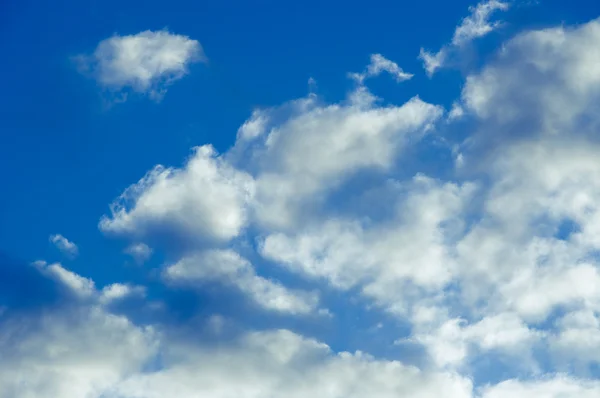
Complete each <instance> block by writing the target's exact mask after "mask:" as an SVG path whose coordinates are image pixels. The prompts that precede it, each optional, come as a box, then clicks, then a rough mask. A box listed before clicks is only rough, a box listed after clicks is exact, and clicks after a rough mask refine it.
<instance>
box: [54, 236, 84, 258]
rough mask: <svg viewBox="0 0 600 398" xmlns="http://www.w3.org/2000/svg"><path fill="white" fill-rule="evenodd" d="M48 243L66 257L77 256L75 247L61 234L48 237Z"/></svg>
mask: <svg viewBox="0 0 600 398" xmlns="http://www.w3.org/2000/svg"><path fill="white" fill-rule="evenodd" d="M50 242H52V243H53V244H54V246H56V248H57V249H58V250H60V251H61V252H62V253H63V254H64V255H66V256H67V257H70V258H75V257H77V255H78V254H79V248H78V247H77V245H76V244H75V243H73V242H71V241H70V240H68V239H67V238H65V237H64V236H62V235H61V234H56V235H50Z"/></svg>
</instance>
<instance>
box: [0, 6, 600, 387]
mask: <svg viewBox="0 0 600 398" xmlns="http://www.w3.org/2000/svg"><path fill="white" fill-rule="evenodd" d="M506 7H507V5H506V4H504V3H500V2H497V1H490V2H486V3H481V4H480V5H478V6H477V7H475V8H473V9H472V15H471V16H470V17H467V18H466V19H465V20H464V21H463V22H462V23H461V25H459V27H458V28H457V30H456V32H455V34H454V38H453V40H452V43H451V44H450V45H449V46H455V47H460V46H463V45H465V43H468V42H469V41H471V40H473V39H474V38H477V37H481V36H483V35H485V34H487V33H489V32H490V31H491V30H493V29H494V28H496V27H497V24H496V23H493V22H490V19H489V18H490V16H491V14H492V12H493V11H496V10H504V9H505V8H506ZM599 41H600V22H599V21H597V20H595V21H591V22H588V23H586V24H582V25H580V26H576V27H564V26H563V27H557V28H547V29H541V30H532V31H525V32H522V33H520V34H518V35H516V36H515V37H513V38H510V39H508V40H506V41H505V42H504V43H503V45H502V49H501V50H500V51H498V52H497V54H495V55H494V56H493V57H491V58H490V59H489V60H488V61H487V63H486V65H484V66H483V67H482V68H481V69H479V70H477V71H473V72H471V73H469V74H468V76H467V77H466V80H465V82H464V86H463V89H462V92H461V94H460V98H455V99H453V101H452V103H454V108H453V109H454V110H450V111H449V112H447V111H446V110H445V109H444V108H443V107H442V106H439V105H436V104H431V103H428V102H425V101H424V100H422V99H420V98H419V97H418V96H414V97H412V98H411V99H409V100H408V101H406V102H405V103H402V104H389V103H384V102H383V101H380V100H379V99H378V98H376V97H375V96H374V95H373V94H372V93H371V92H370V91H369V89H368V87H366V86H365V84H364V80H365V79H366V77H370V76H374V75H376V74H378V73H380V72H381V71H384V70H385V71H387V72H390V73H392V74H396V76H399V74H400V73H401V70H399V69H398V68H397V65H396V64H394V63H391V61H387V60H386V59H385V58H383V57H381V58H379V57H376V56H375V58H372V59H371V61H372V62H371V64H370V65H369V66H367V67H366V69H365V72H364V75H361V76H363V77H361V78H360V79H359V82H360V83H361V84H358V85H356V86H355V87H354V88H353V89H352V90H351V91H350V92H349V93H348V95H347V97H346V98H344V99H343V100H341V101H339V102H334V103H328V102H326V101H325V100H324V99H322V98H320V97H318V96H317V95H315V94H313V93H310V94H309V95H307V96H306V97H303V98H299V99H296V100H291V101H288V102H285V103H284V104H281V105H280V106H275V107H269V108H262V109H257V110H255V111H254V112H253V113H252V115H250V117H249V119H248V120H247V121H246V122H245V123H244V124H243V125H242V126H241V127H240V128H239V130H238V131H237V137H236V141H235V144H234V145H233V146H232V147H231V148H230V149H229V150H226V151H224V152H223V153H221V154H218V153H217V152H216V151H215V149H214V148H213V147H212V146H211V145H203V146H200V147H196V148H195V149H194V150H193V153H192V154H191V156H190V157H189V158H188V159H187V161H186V162H184V164H183V165H182V166H180V167H165V166H161V165H159V166H156V167H155V168H153V169H152V170H150V171H149V172H148V173H147V174H146V176H144V177H143V178H142V179H141V180H140V181H139V182H137V183H134V184H133V185H131V186H130V187H129V188H127V189H126V190H125V192H124V193H123V194H122V195H121V196H120V197H118V198H117V199H116V200H115V201H114V203H113V204H112V205H111V208H110V213H109V214H107V215H105V216H104V217H102V218H101V220H100V222H99V228H100V229H101V230H102V231H103V232H104V233H106V234H107V235H112V236H116V237H118V238H121V239H124V240H126V241H127V242H128V243H130V244H131V246H130V248H129V249H128V252H129V253H130V254H131V255H133V256H134V257H136V256H140V257H141V258H142V259H144V258H145V257H146V256H148V255H149V253H150V251H151V250H150V246H147V245H146V244H148V245H151V246H152V247H153V248H155V250H157V251H160V254H161V255H164V257H165V261H163V262H162V263H161V265H159V269H158V270H155V271H157V272H154V274H153V275H154V276H157V277H156V278H155V279H154V280H153V282H154V283H156V284H160V288H159V289H162V290H160V292H161V293H163V294H165V292H171V291H174V290H178V291H179V290H184V291H186V292H188V293H189V294H190V295H192V297H194V298H198V301H199V302H200V305H203V306H204V307H202V308H201V310H198V311H195V312H194V313H193V314H191V315H189V316H188V317H181V318H184V319H183V320H181V319H176V320H172V318H167V317H164V316H163V317H161V316H160V315H161V314H164V313H169V312H171V310H173V309H174V308H173V307H169V305H171V304H170V303H169V302H168V300H167V299H166V298H165V297H167V295H166V294H165V296H164V297H163V299H162V301H161V298H160V297H158V298H156V297H153V298H152V300H154V298H156V301H151V299H150V297H151V296H152V293H153V292H151V291H150V289H151V286H150V285H149V286H138V285H135V284H133V283H128V282H127V281H120V282H119V281H112V282H111V283H109V284H107V285H105V286H98V284H97V283H96V282H95V281H93V280H92V279H91V278H88V277H85V276H83V275H79V274H78V273H76V272H74V271H72V270H69V269H67V268H66V267H65V266H63V265H61V264H58V263H54V264H47V263H45V262H43V261H39V262H36V263H34V265H32V266H31V267H30V268H27V271H23V270H22V269H19V268H15V267H13V268H11V269H10V271H11V272H6V271H4V274H2V275H6V276H8V277H11V275H13V277H14V278H15V280H20V281H25V282H27V281H28V280H32V281H36V286H47V285H48V283H49V284H50V285H51V286H56V287H57V291H58V292H60V293H61V294H64V295H65V296H66V297H68V300H57V301H54V302H52V305H49V306H47V307H44V308H43V311H41V310H40V311H38V312H37V313H33V312H31V311H24V310H23V309H22V308H19V306H18V305H16V306H15V304H14V303H15V301H18V300H20V299H22V297H23V293H22V292H21V291H20V290H19V289H14V288H13V289H0V298H1V299H2V301H1V302H0V305H2V310H0V318H1V319H0V352H2V353H3V355H2V356H1V357H0V398H5V397H14V396H34V397H54V396H61V397H66V398H71V397H82V396H83V397H89V398H105V397H108V398H164V397H168V396H177V397H181V398H187V397H190V398H191V397H196V396H198V395H202V396H208V397H230V396H236V397H238V396H239V397H248V398H254V397H256V398H258V397H281V396H286V397H305V396H319V397H324V398H342V397H344V398H346V397H350V398H353V397H356V398H360V397H365V396H369V397H375V398H378V397H380V398H389V397H398V396H407V397H418V398H433V397H440V396H444V397H449V398H505V397H517V398H519V397H533V398H565V397H568V398H570V397H584V398H587V397H590V398H591V397H596V396H598V395H599V394H600V384H599V383H598V382H597V369H598V365H599V362H600V361H599V359H598V358H600V332H599V326H600V258H599V257H598V252H599V250H600V227H599V225H600V206H598V203H599V199H600V162H599V161H598V159H597V158H598V156H597V154H598V153H599V152H600V142H599V140H598V138H597V129H598V126H600V112H598V109H597V107H596V106H595V104H596V103H597V101H596V99H598V98H599V97H600V69H599V68H598V65H599V64H600V63H599V61H600V50H599V48H598V46H597V43H598V42H599ZM445 48H450V47H445ZM442 50H443V51H450V50H444V48H443V49H442ZM394 65H396V66H394ZM402 73H403V72H402ZM398 78H400V77H398ZM457 109H460V110H461V111H460V115H459V116H460V118H458V111H457ZM445 116H446V117H445ZM458 119H460V120H467V121H468V122H469V123H466V124H465V125H461V128H462V129H464V130H466V131H465V133H466V134H465V135H466V138H465V139H463V138H462V137H461V138H460V139H456V138H455V136H453V135H451V134H449V132H448V131H449V129H451V128H454V127H455V126H456V125H454V123H458ZM434 149H435V154H436V155H435V156H438V155H439V157H440V159H439V162H440V163H439V167H438V168H434V167H431V168H428V169H427V170H428V171H427V172H425V171H424V170H421V169H420V166H422V165H423V163H419V162H416V161H415V159H420V158H425V159H430V158H431V156H432V155H431V153H432V151H433V150H434ZM456 152H459V153H460V156H461V162H460V164H457V162H455V159H454V158H453V156H454V155H455V154H456ZM427 156H429V157H427ZM443 157H445V160H444V159H442V158H443ZM442 168H443V169H444V170H443V171H441V169H442ZM59 241H60V239H59ZM65 241H66V239H65ZM67 242H68V241H67ZM140 242H146V243H144V244H141V243H140ZM0 270H2V268H0ZM32 270H33V271H32ZM32 272H35V274H33V276H32ZM19 275H21V277H20V278H17V276H19ZM1 280H2V278H0V284H2V283H3V282H2V281H1ZM42 281H43V282H42ZM4 283H5V282H4ZM23 285H25V286H27V283H23ZM0 286H4V285H3V284H2V285H0ZM215 286H216V291H217V294H215V297H216V299H214V300H215V301H219V300H220V299H221V298H223V297H225V296H226V294H227V293H228V292H229V291H230V290H234V291H235V292H237V293H238V296H239V297H238V296H236V298H235V299H236V300H241V301H244V302H243V303H242V302H236V303H235V305H236V306H237V307H240V308H242V311H247V312H248V313H249V314H239V313H237V314H236V313H235V312H234V311H231V312H232V314H231V316H230V315H227V317H226V316H224V315H222V314H220V313H219V312H218V311H217V310H216V309H215V308H216V306H215V307H211V306H210V304H211V303H208V300H205V301H202V300H201V299H200V297H201V293H202V292H204V291H206V290H208V289H209V288H214V287H215ZM50 290H51V293H55V292H54V290H52V289H50ZM3 295H4V296H3ZM13 295H14V296H15V297H17V300H15V299H14V298H12V297H11V296H13ZM11 298H12V299H11ZM132 298H137V299H139V300H140V302H141V304H140V306H139V308H136V311H135V312H133V311H130V312H128V311H127V310H126V308H125V309H123V308H120V309H119V310H118V311H117V308H118V305H117V304H118V303H120V302H124V301H126V300H128V299H132ZM245 301H247V302H249V303H251V304H252V305H245V304H246V303H245ZM213 304H214V303H213ZM243 304H244V305H243ZM200 305H199V306H200ZM228 305H229V303H228ZM325 309H326V310H327V311H328V312H325V311H324V310H325ZM324 313H326V314H328V315H330V317H329V318H328V320H330V321H331V322H330V323H327V322H325V321H324V319H325V317H318V316H314V315H323V314H324ZM140 314H150V316H147V317H141V316H140ZM236 315H237V316H238V317H239V318H243V316H242V315H245V316H246V317H247V318H252V320H253V321H255V323H254V324H252V325H250V326H249V324H248V323H243V321H242V320H240V319H237V318H236ZM265 319H268V320H269V321H271V322H266V321H265ZM315 319H317V322H315ZM364 319H369V321H370V320H373V319H374V320H375V322H373V323H369V324H368V325H366V323H368V322H366V321H364ZM321 321H322V322H321ZM311 322H313V323H311ZM317 323H318V325H316V324H317ZM373 324H375V325H377V326H376V327H374V328H373V327H372V325H373ZM331 325H334V326H331ZM336 327H337V328H336ZM360 328H364V329H367V328H368V330H369V333H371V336H374V337H373V340H375V339H378V340H380V341H383V343H382V344H384V349H385V355H376V354H373V353H369V352H367V351H363V350H360V349H357V348H356V347H355V346H357V345H359V344H363V343H365V342H364V341H360V342H358V343H357V342H356V341H355V340H354V341H353V340H351V339H350V338H349V337H348V336H353V334H354V336H355V335H359V334H358V333H357V329H360ZM190 330H192V332H190ZM324 330H325V332H323V331H324ZM23 331H25V332H23ZM342 334H343V335H344V337H348V338H347V339H346V340H344V339H341V338H340V335H342ZM332 335H335V337H334V338H332V337H331V336H332ZM395 349H398V350H399V351H394V350H395ZM374 351H375V350H374ZM379 354H381V351H379ZM394 355H395V357H394Z"/></svg>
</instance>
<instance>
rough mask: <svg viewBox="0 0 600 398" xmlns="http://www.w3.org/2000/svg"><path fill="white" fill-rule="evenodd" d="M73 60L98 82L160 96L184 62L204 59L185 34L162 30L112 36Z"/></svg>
mask: <svg viewBox="0 0 600 398" xmlns="http://www.w3.org/2000/svg"><path fill="white" fill-rule="evenodd" d="M77 61H78V62H79V65H80V67H81V69H82V71H83V72H87V73H90V74H91V76H93V77H94V78H95V79H96V81H97V82H98V84H99V85H101V86H102V87H105V88H108V89H111V90H114V91H123V90H126V89H131V90H133V91H136V92H139V93H143V94H148V95H149V96H150V97H151V98H154V99H160V98H161V97H162V96H163V95H164V94H165V93H166V90H167V87H168V86H169V85H170V84H171V83H173V82H175V81H176V80H179V79H181V78H182V77H183V76H184V75H185V74H187V72H188V65H189V64H191V63H193V62H203V61H206V57H205V55H204V51H203V50H202V46H201V45H200V43H199V42H198V41H196V40H192V39H190V38H189V37H187V36H183V35H177V34H173V33H170V32H168V31H166V30H161V31H156V32H153V31H150V30H147V31H144V32H140V33H138V34H136V35H127V36H119V35H115V36H113V37H111V38H108V39H105V40H103V41H101V42H100V43H99V44H98V47H96V50H95V51H94V53H93V54H91V55H80V56H78V57H77Z"/></svg>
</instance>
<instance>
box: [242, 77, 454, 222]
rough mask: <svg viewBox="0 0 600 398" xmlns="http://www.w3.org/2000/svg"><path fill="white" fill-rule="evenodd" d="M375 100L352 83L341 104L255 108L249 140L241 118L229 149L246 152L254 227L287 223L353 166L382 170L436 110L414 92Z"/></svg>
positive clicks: (314, 203)
mask: <svg viewBox="0 0 600 398" xmlns="http://www.w3.org/2000/svg"><path fill="white" fill-rule="evenodd" d="M376 102H377V99H376V98H375V97H374V96H373V95H372V94H371V93H370V92H368V91H367V90H366V89H365V88H364V87H359V88H358V89H357V90H356V91H354V92H352V93H351V95H350V97H349V99H348V100H347V101H345V102H344V103H340V104H333V105H323V104H320V103H319V101H318V99H317V98H316V97H314V96H309V97H308V98H306V99H303V100H298V101H295V102H292V103H289V104H286V105H285V106H283V107H281V108H276V109H270V110H265V111H263V112H262V113H261V114H256V113H255V115H254V116H253V119H252V121H251V123H254V124H252V126H254V130H253V131H254V133H253V134H252V137H255V140H254V142H248V141H247V140H246V139H244V137H248V136H249V133H248V131H249V130H248V129H250V127H249V126H251V124H248V123H247V124H246V125H245V126H244V127H243V128H242V129H241V130H240V133H239V134H240V136H241V138H242V139H241V140H240V142H239V143H238V147H237V148H234V150H233V152H232V153H233V154H235V155H236V156H239V153H237V152H238V150H240V148H250V149H251V150H252V155H251V156H250V162H251V165H250V166H249V167H250V168H252V169H253V170H255V172H254V173H255V174H256V177H255V179H256V196H255V198H254V199H255V200H254V203H253V207H254V211H255V214H256V217H257V219H258V222H259V223H260V224H262V225H264V226H267V227H269V228H283V229H286V228H291V227H293V226H295V225H296V224H297V223H298V222H300V221H302V220H303V219H307V217H308V214H307V209H309V208H313V209H314V208H318V207H319V205H321V204H323V202H324V201H326V198H327V196H328V195H329V194H331V192H333V191H334V190H335V189H336V188H337V187H339V186H340V185H341V184H343V183H344V182H345V181H348V179H350V178H351V177H352V176H353V175H354V174H356V173H357V172H358V171H361V170H375V171H380V172H386V171H388V170H390V169H391V168H392V166H393V164H394V161H395V160H397V158H398V156H399V155H400V154H401V153H402V151H403V149H404V148H405V146H406V145H407V144H408V143H409V142H411V141H415V140H419V139H420V138H421V137H422V136H423V135H424V134H425V133H426V131H427V130H428V129H430V128H431V126H432V124H433V123H434V122H435V121H436V120H437V119H438V118H439V117H440V116H441V115H442V113H443V110H442V108H440V107H438V106H434V105H431V104H428V103H426V102H423V101H422V100H420V99H419V98H418V97H415V98H412V99H411V100H410V101H408V102H407V103H405V104H403V105H401V106H386V107H383V106H379V105H378V104H377V103H376ZM282 119H283V120H282ZM268 120H270V121H271V122H270V123H269V122H267V121H268ZM259 121H260V123H259ZM275 121H278V122H277V124H274V123H275ZM259 125H260V126H261V128H260V129H258V128H257V126H259ZM256 131H260V132H261V133H262V134H259V133H257V132H256Z"/></svg>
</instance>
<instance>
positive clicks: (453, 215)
mask: <svg viewBox="0 0 600 398" xmlns="http://www.w3.org/2000/svg"><path fill="white" fill-rule="evenodd" d="M473 191H474V186H472V185H469V184H466V185H464V186H458V185H456V184H452V183H446V184H443V183H440V182H439V181H435V180H433V179H430V178H428V177H425V176H420V175H419V176H416V177H415V178H414V179H413V181H411V182H409V183H407V184H400V186H398V187H397V191H396V193H395V196H391V197H386V198H385V199H386V200H390V201H392V202H397V205H396V208H397V209H396V211H395V213H396V214H395V216H393V217H392V218H391V219H390V220H389V221H388V222H383V223H381V224H374V225H369V223H366V225H365V224H361V223H360V222H357V221H356V220H328V221H325V222H323V223H321V224H317V225H316V226H314V227H309V228H308V229H306V230H303V231H300V232H299V233H297V234H293V235H289V234H284V233H275V234H271V235H268V236H266V238H265V239H264V241H263V242H262V244H261V248H260V251H261V254H262V255H263V256H265V257H267V258H269V259H271V260H273V261H276V262H278V263H280V264H283V265H285V266H286V267H287V268H289V269H290V270H292V271H295V272H299V273H301V274H304V275H307V276H309V277H313V278H314V277H316V278H324V279H326V280H327V281H328V282H330V283H331V284H332V285H334V286H336V287H338V288H342V289H349V288H351V287H354V286H359V287H361V288H362V292H363V293H364V294H365V295H367V296H369V297H372V298H375V299H376V300H377V301H378V302H380V303H381V304H382V305H383V306H385V307H387V308H388V309H390V310H392V311H396V312H403V311H404V310H405V308H404V307H405V304H406V303H407V302H406V300H407V298H408V297H411V296H415V295H416V297H419V296H420V295H421V294H424V293H425V292H431V293H432V294H433V293H434V292H436V291H439V289H441V288H443V287H444V286H445V285H446V284H447V283H448V282H449V281H450V280H451V278H452V276H453V274H454V273H455V268H456V263H455V259H454V258H453V254H452V251H451V248H452V245H451V244H452V242H453V239H454V236H455V234H456V233H457V232H459V231H460V230H461V228H462V225H461V214H462V212H463V211H464V210H465V206H466V204H467V203H468V200H469V198H470V197H471V196H472V194H473ZM399 287H402V288H399Z"/></svg>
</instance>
